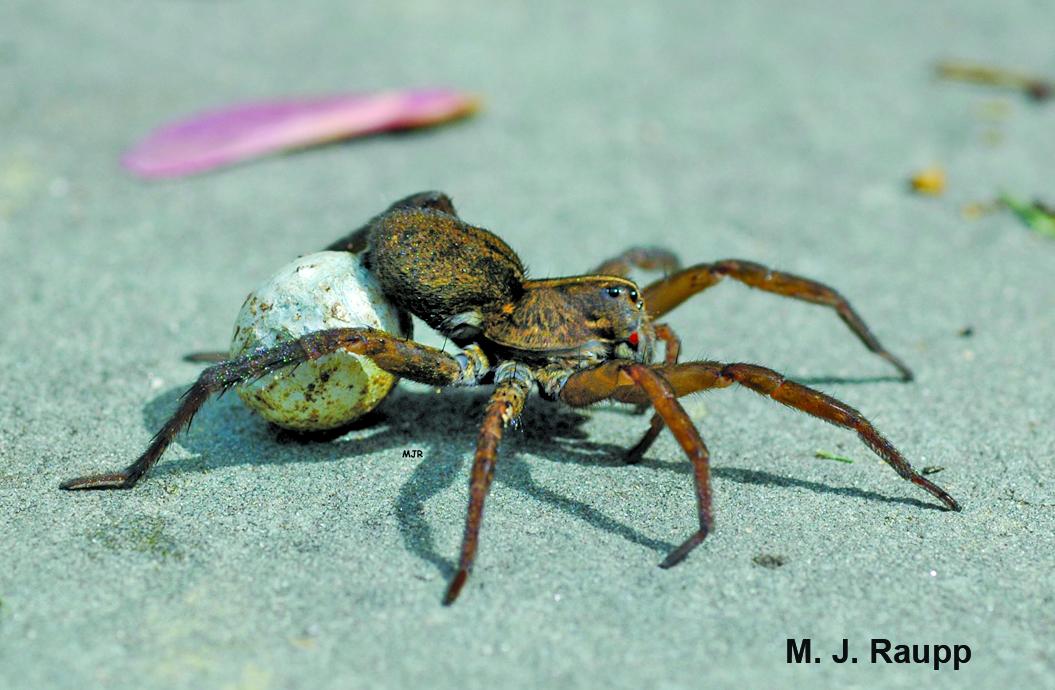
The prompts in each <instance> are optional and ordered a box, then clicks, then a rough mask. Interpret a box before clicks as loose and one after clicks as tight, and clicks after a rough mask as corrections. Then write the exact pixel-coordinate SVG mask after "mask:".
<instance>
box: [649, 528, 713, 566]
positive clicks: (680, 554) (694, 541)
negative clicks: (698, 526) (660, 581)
mask: <svg viewBox="0 0 1055 690" xmlns="http://www.w3.org/2000/svg"><path fill="white" fill-rule="evenodd" d="M706 537H707V532H705V531H703V530H700V531H699V532H696V534H693V535H692V536H691V537H689V538H688V539H686V540H685V543H684V544H682V545H681V546H679V547H678V548H676V549H674V550H673V551H671V552H670V555H669V556H667V557H666V558H664V559H663V562H662V563H660V564H659V567H660V568H663V569H666V568H673V567H674V566H676V565H677V564H678V563H681V562H682V561H683V560H685V557H686V556H688V555H689V552H690V551H692V550H693V549H695V548H696V547H697V546H699V545H700V544H702V543H703V540H704V539H705V538H706Z"/></svg>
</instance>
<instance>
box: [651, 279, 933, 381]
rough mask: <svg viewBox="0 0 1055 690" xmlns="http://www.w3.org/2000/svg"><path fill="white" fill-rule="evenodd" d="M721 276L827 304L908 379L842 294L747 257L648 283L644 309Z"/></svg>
mask: <svg viewBox="0 0 1055 690" xmlns="http://www.w3.org/2000/svg"><path fill="white" fill-rule="evenodd" d="M725 277H729V278H732V279H733V280H738V281H740V282H741V283H744V284H745V285H748V286H750V287H753V288H757V289H759V290H763V291H765V292H772V293H775V294H778V295H784V296H785V297H791V298H793V299H798V300H802V301H804V302H812V303H814V304H822V305H824V306H827V307H831V308H832V309H834V310H835V312H836V313H837V314H838V315H839V318H840V319H842V320H843V322H844V323H845V324H846V325H847V326H849V327H850V330H851V331H853V333H854V335H856V336H857V337H858V338H859V339H860V341H861V342H862V343H864V345H865V347H867V348H868V349H869V350H871V351H872V352H874V353H875V354H877V355H879V356H880V357H882V358H883V359H885V360H887V361H888V362H890V363H891V364H892V365H894V367H895V368H896V369H897V370H898V372H900V373H901V378H902V379H904V380H905V381H911V380H912V370H911V369H909V368H908V367H907V366H906V365H905V363H904V362H902V361H901V360H900V359H898V358H897V357H895V356H894V355H893V354H891V353H890V352H888V351H887V349H886V348H884V347H883V346H882V345H881V344H880V343H879V340H878V339H877V338H876V337H875V336H874V335H873V334H872V331H870V330H869V329H868V326H867V325H866V324H865V322H864V319H862V318H861V316H860V315H859V314H858V313H857V312H856V311H855V310H854V308H853V307H852V306H850V303H849V302H848V301H846V298H845V297H843V296H842V295H840V294H839V293H838V292H836V291H835V290H834V289H832V288H830V287H828V286H827V285H824V284H823V283H818V282H816V281H813V280H809V279H808V278H801V277H799V276H796V275H792V274H791V273H783V272H780V271H773V270H770V269H769V268H767V267H765V266H763V265H761V264H756V263H752V262H750V261H740V260H737V259H726V260H724V261H718V262H716V263H710V264H697V265H696V266H692V267H690V268H686V269H685V270H683V271H679V272H678V273H675V274H674V275H672V276H668V277H666V278H663V279H661V280H658V281H656V282H654V283H652V284H651V285H649V286H648V287H646V288H645V289H644V290H643V293H642V294H643V297H644V300H645V304H646V305H647V307H648V313H649V315H650V316H651V317H652V318H656V317H658V316H661V315H663V314H666V313H667V312H669V311H670V310H671V309H674V308H675V307H676V306H678V305H679V304H681V303H682V302H684V301H685V300H687V299H688V298H689V297H691V296H693V295H695V294H696V293H698V292H703V291H704V290H706V289H707V288H709V287H711V286H713V285H715V284H717V283H718V282H720V281H721V280H722V278H725Z"/></svg>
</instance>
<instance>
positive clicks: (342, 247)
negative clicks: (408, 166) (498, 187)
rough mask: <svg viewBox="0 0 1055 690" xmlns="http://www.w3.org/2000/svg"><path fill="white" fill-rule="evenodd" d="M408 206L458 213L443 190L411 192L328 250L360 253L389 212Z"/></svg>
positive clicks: (451, 213)
mask: <svg viewBox="0 0 1055 690" xmlns="http://www.w3.org/2000/svg"><path fill="white" fill-rule="evenodd" d="M408 208H434V209H437V210H439V211H443V212H444V213H449V214H450V215H452V216H455V217H457V216H458V214H457V213H456V212H455V210H454V202H452V201H451V198H450V197H449V196H447V195H446V194H444V193H443V192H436V191H430V192H418V193H417V194H411V195H410V196H408V197H405V198H403V199H400V200H399V201H397V202H395V203H394V204H392V205H391V206H389V207H388V208H387V209H385V211H384V213H381V214H379V215H376V216H374V217H373V218H371V219H370V220H368V221H367V222H366V225H364V226H362V227H361V228H358V229H356V230H353V231H352V232H350V233H349V234H347V235H345V236H344V237H342V238H341V239H339V240H337V241H336V242H333V243H331V244H330V245H329V246H328V247H326V250H327V251H333V252H354V253H358V252H361V251H363V250H364V249H366V244H367V238H368V236H369V234H370V229H371V228H373V227H374V225H375V224H376V223H377V222H378V221H379V220H380V219H381V217H382V216H384V215H385V214H387V213H390V212H392V211H398V210H399V209H408Z"/></svg>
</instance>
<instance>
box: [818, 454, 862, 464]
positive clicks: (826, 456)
mask: <svg viewBox="0 0 1055 690" xmlns="http://www.w3.org/2000/svg"><path fill="white" fill-rule="evenodd" d="M813 457H815V458H820V459H821V460H834V461H836V462H845V463H846V464H847V465H852V464H854V461H853V460H851V459H850V458H847V457H843V456H842V455H836V454H835V453H829V452H828V451H826V450H818V451H817V452H816V453H814V454H813Z"/></svg>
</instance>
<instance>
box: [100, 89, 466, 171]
mask: <svg viewBox="0 0 1055 690" xmlns="http://www.w3.org/2000/svg"><path fill="white" fill-rule="evenodd" d="M478 107H479V100H477V99H476V98H474V97H472V96H468V95H466V94H463V93H459V92H457V91H451V90H446V89H411V90H406V91H382V92H377V93H365V94H341V95H335V96H323V97H317V98H304V99H292V100H281V101H264V102H258V103H242V104H239V105H233V106H228V107H226V108H221V109H219V110H214V111H210V112H205V113H200V114H198V115H194V116H192V117H189V118H187V119H185V120H179V121H177V122H173V123H171V124H167V125H164V126H163V127H161V128H159V129H157V130H155V131H153V132H151V134H150V135H149V136H147V138H146V139H144V140H143V141H141V142H140V143H139V144H137V145H136V146H135V147H133V148H132V149H130V150H129V151H128V152H126V153H125V155H124V156H123V157H122V159H121V162H122V163H123V164H124V166H125V168H127V169H128V170H129V171H131V172H132V173H134V174H136V175H138V176H140V177H147V178H163V177H182V176H184V175H193V174H195V173H200V172H204V171H206V170H212V169H214V168H219V167H222V166H225V165H231V164H233V163H237V162H239V161H243V160H246V159H248V158H253V157H256V156H262V155H265V154H268V153H274V152H275V151H283V150H286V149H291V148H301V147H305V146H311V145H313V144H320V143H324V142H328V141H334V140H337V139H345V138H349V137H355V136H362V135H364V134H374V133H377V132H386V131H390V130H396V129H407V128H411V127H424V126H427V125H433V124H438V123H440V122H445V121H447V120H453V119H455V118H459V117H464V116H466V115H469V114H471V113H473V112H474V111H475V110H476V109H477V108H478Z"/></svg>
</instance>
